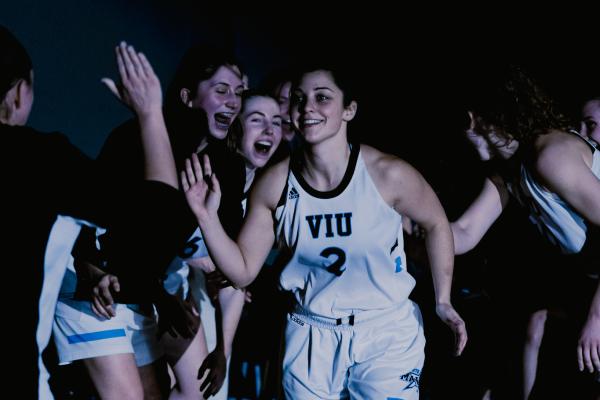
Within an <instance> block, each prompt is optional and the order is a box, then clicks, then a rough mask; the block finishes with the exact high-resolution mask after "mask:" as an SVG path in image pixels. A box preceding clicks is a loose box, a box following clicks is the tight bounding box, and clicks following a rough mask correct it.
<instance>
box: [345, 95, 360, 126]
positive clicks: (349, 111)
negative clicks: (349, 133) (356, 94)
mask: <svg viewBox="0 0 600 400" xmlns="http://www.w3.org/2000/svg"><path fill="white" fill-rule="evenodd" d="M357 108H358V104H356V101H354V100H352V102H351V103H350V104H349V105H348V107H346V108H345V109H344V113H343V114H342V120H343V121H346V122H350V121H352V120H353V119H354V116H355V115H356V110H357Z"/></svg>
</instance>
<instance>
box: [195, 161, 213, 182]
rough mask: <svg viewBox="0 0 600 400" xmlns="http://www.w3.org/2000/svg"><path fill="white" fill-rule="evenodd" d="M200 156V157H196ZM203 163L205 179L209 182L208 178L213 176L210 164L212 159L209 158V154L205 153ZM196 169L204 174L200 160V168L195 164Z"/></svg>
mask: <svg viewBox="0 0 600 400" xmlns="http://www.w3.org/2000/svg"><path fill="white" fill-rule="evenodd" d="M196 158H198V157H196ZM202 161H203V164H204V180H205V181H207V182H206V183H208V180H209V179H210V178H211V177H212V167H211V165H210V159H209V158H208V154H205V155H204V157H203V160H202ZM194 170H195V171H196V172H200V174H202V168H200V162H198V168H196V164H194ZM198 176H202V175H198Z"/></svg>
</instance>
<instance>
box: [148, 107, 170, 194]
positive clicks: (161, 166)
mask: <svg viewBox="0 0 600 400" xmlns="http://www.w3.org/2000/svg"><path fill="white" fill-rule="evenodd" d="M138 118H139V123H140V131H141V137H142V147H143V149H144V165H145V178H146V179H148V180H155V181H160V182H164V183H166V184H168V185H170V186H172V187H174V188H178V187H179V184H178V179H177V171H176V167H175V159H174V157H173V151H172V150H171V142H170V140H169V135H168V133H167V128H166V126H165V121H164V118H163V114H162V110H161V109H160V108H159V109H157V110H155V111H154V112H152V113H149V114H143V115H138Z"/></svg>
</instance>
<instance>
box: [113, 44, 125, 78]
mask: <svg viewBox="0 0 600 400" xmlns="http://www.w3.org/2000/svg"><path fill="white" fill-rule="evenodd" d="M115 53H116V54H117V67H118V69H119V76H120V77H121V81H125V80H127V79H128V76H127V69H126V68H125V61H124V60H123V54H122V51H121V46H117V47H115Z"/></svg>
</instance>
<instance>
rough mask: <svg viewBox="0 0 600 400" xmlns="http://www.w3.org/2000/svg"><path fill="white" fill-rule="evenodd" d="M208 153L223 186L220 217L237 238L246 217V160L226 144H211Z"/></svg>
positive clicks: (228, 231)
mask: <svg viewBox="0 0 600 400" xmlns="http://www.w3.org/2000/svg"><path fill="white" fill-rule="evenodd" d="M206 153H207V154H208V155H209V158H210V162H211V166H212V168H213V172H214V173H215V174H216V175H217V178H218V179H219V185H220V187H221V204H220V206H219V210H218V213H219V219H220V220H221V224H222V225H223V228H224V229H225V231H226V232H227V234H228V235H229V237H231V238H232V239H234V240H235V239H236V238H237V234H238V233H239V231H240V228H241V227H242V221H243V218H244V211H243V208H242V200H243V198H244V185H245V182H246V169H245V164H244V160H243V158H242V157H241V156H240V155H239V154H237V153H234V152H233V151H230V150H228V149H227V148H226V147H225V146H224V145H216V144H211V145H210V146H209V148H207V152H206Z"/></svg>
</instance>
